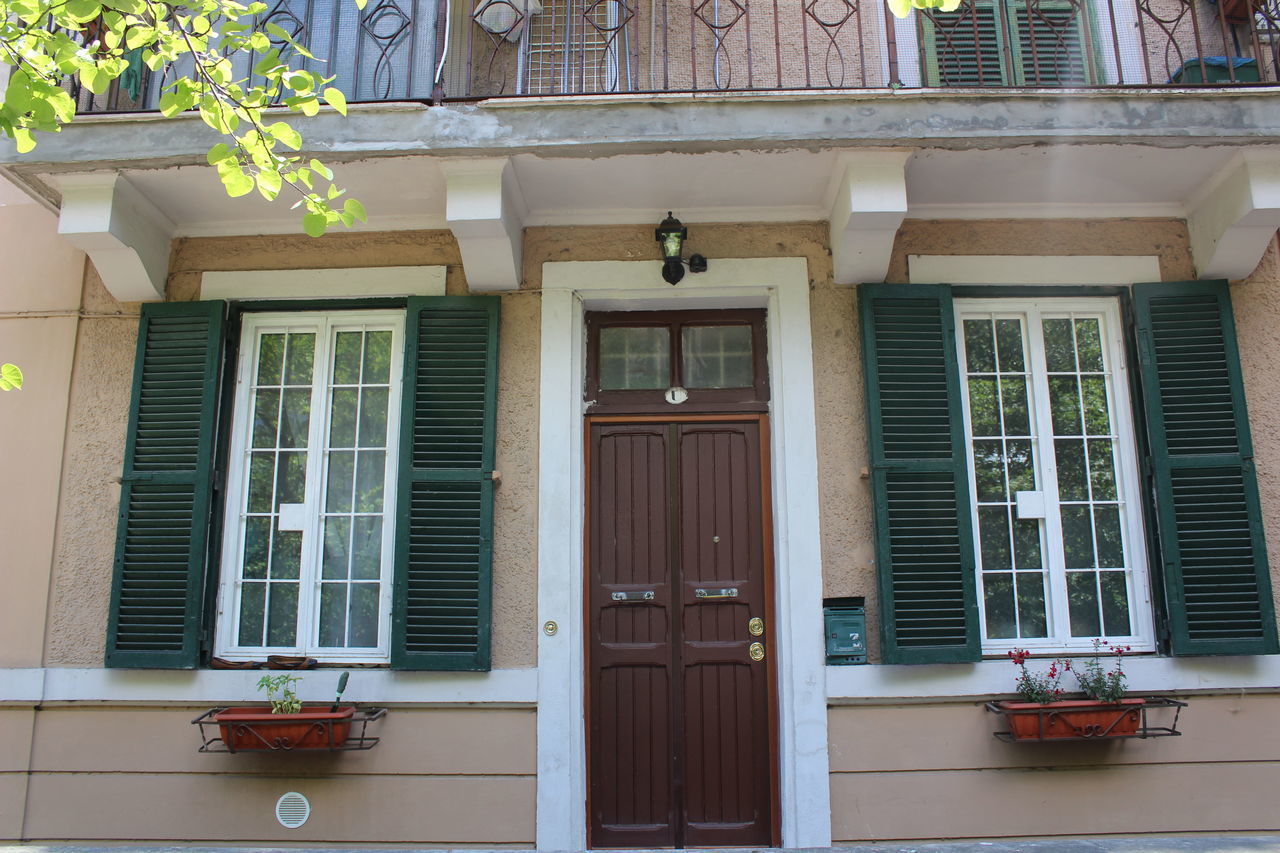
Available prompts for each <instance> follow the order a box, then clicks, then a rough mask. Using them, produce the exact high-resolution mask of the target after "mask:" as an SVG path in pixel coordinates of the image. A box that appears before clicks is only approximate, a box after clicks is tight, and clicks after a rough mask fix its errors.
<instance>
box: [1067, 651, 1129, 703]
mask: <svg viewBox="0 0 1280 853" xmlns="http://www.w3.org/2000/svg"><path fill="white" fill-rule="evenodd" d="M1103 648H1104V645H1103V643H1102V641H1101V640H1094V641H1093V657H1092V658H1091V659H1089V660H1086V661H1084V663H1082V664H1080V665H1079V667H1078V668H1076V669H1073V670H1072V672H1073V673H1074V674H1075V677H1076V681H1078V682H1080V689H1081V690H1083V691H1084V694H1085V695H1086V696H1088V697H1089V698H1090V699H1093V700H1094V701H1095V702H1119V701H1120V700H1121V699H1123V698H1124V692H1125V687H1126V686H1127V684H1126V680H1125V676H1124V655H1125V652H1128V651H1130V648H1131V647H1130V646H1112V645H1107V646H1105V648H1106V649H1107V650H1108V651H1110V652H1111V654H1112V655H1114V656H1115V667H1114V668H1113V669H1109V670H1108V669H1105V668H1104V667H1103V666H1102V661H1101V660H1100V658H1101V656H1102V649H1103Z"/></svg>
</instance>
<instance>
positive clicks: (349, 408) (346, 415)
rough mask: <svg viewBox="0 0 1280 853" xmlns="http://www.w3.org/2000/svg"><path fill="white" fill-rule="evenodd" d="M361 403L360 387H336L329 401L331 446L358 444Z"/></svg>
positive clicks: (352, 445)
mask: <svg viewBox="0 0 1280 853" xmlns="http://www.w3.org/2000/svg"><path fill="white" fill-rule="evenodd" d="M359 405H360V390H359V389H358V388H334V389H333V399H332V401H331V402H330V403H329V446H330V447H355V446H356V410H357V408H358V407H359Z"/></svg>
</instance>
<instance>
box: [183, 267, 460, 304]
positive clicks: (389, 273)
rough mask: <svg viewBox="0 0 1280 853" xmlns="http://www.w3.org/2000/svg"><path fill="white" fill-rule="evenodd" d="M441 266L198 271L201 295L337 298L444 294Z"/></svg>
mask: <svg viewBox="0 0 1280 853" xmlns="http://www.w3.org/2000/svg"><path fill="white" fill-rule="evenodd" d="M445 270H446V267H444V266H442V265H432V266H416V267H354V268H342V269H312V270H302V269H288V270H235V271H214V272H206V273H204V274H203V275H201V277H200V298H201V299H340V298H344V297H345V298H354V297H360V298H368V297H371V296H443V295H444V282H445Z"/></svg>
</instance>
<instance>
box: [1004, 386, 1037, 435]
mask: <svg viewBox="0 0 1280 853" xmlns="http://www.w3.org/2000/svg"><path fill="white" fill-rule="evenodd" d="M1000 399H1001V405H1002V406H1003V407H1004V433H1005V435H1030V434H1031V412H1030V404H1029V403H1028V401H1027V380H1025V379H1023V378H1022V377H1021V376H1004V377H1001V379H1000Z"/></svg>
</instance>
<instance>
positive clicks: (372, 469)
mask: <svg viewBox="0 0 1280 853" xmlns="http://www.w3.org/2000/svg"><path fill="white" fill-rule="evenodd" d="M386 467H387V452H386V451H385V450H361V451H360V453H359V454H358V455H357V457H356V506H355V511H356V512H382V491H383V488H382V486H383V482H384V480H385V473H386Z"/></svg>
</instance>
